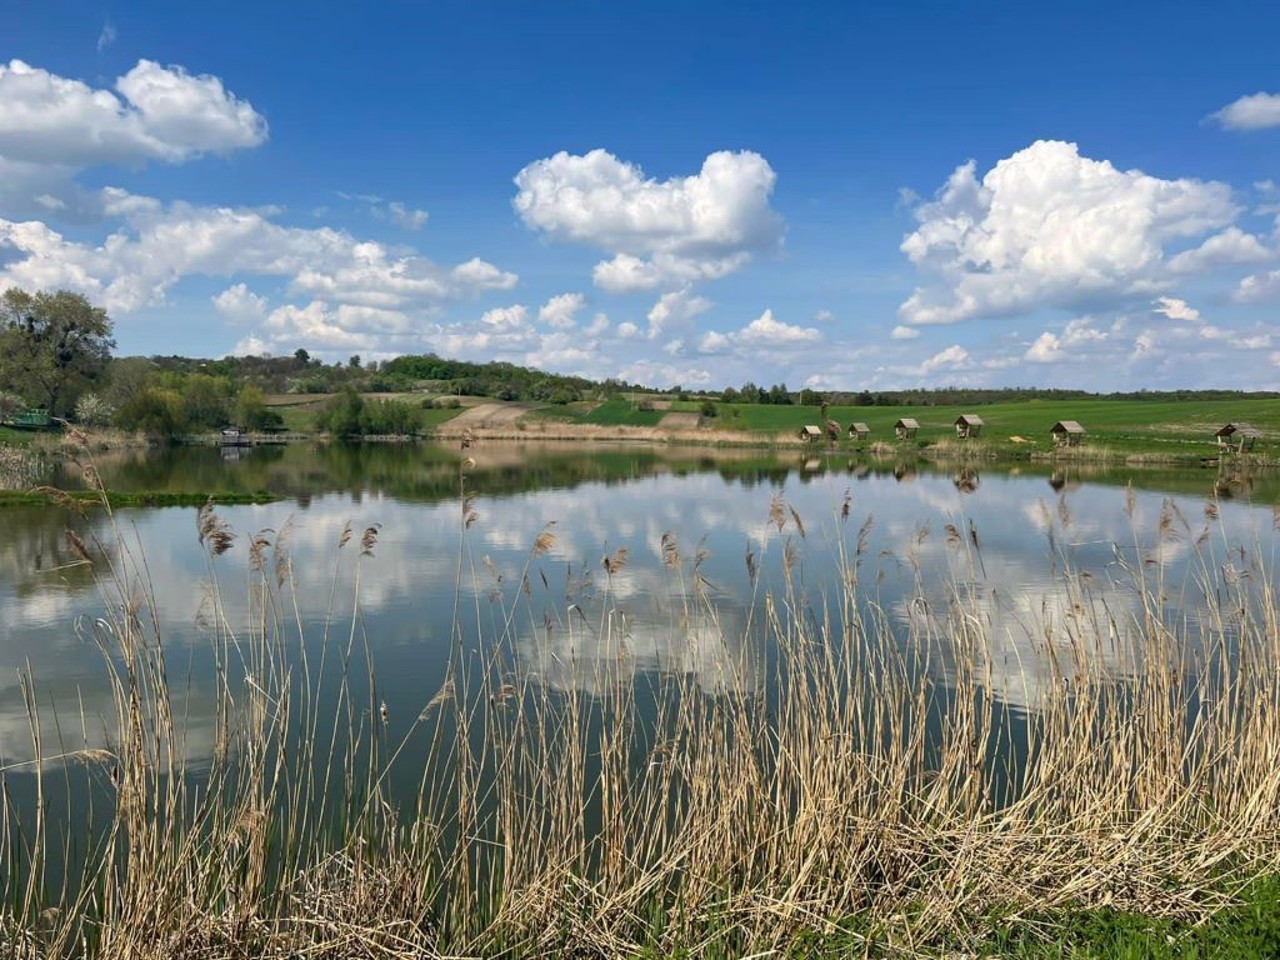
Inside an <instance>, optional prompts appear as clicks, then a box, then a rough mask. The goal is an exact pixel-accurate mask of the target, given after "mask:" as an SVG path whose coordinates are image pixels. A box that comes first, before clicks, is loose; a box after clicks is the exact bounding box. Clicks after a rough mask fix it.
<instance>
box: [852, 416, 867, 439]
mask: <svg viewBox="0 0 1280 960" xmlns="http://www.w3.org/2000/svg"><path fill="white" fill-rule="evenodd" d="M869 436H871V428H870V427H868V426H867V425H866V424H865V423H863V422H862V421H861V420H855V421H854V422H853V423H851V424H849V439H850V440H865V439H867V437H869Z"/></svg>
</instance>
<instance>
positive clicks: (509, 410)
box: [442, 403, 542, 431]
mask: <svg viewBox="0 0 1280 960" xmlns="http://www.w3.org/2000/svg"><path fill="white" fill-rule="evenodd" d="M540 406H542V404H539V403H481V404H477V405H476V406H474V407H470V408H468V409H466V410H463V411H462V412H461V413H460V414H458V415H457V416H456V417H453V418H451V419H450V420H448V421H446V422H445V423H444V424H442V426H444V427H448V428H449V430H451V431H452V430H457V429H459V428H465V427H482V426H483V427H502V426H510V425H511V424H513V423H515V422H516V421H517V420H519V419H520V418H521V417H523V416H524V415H525V414H526V413H528V412H529V411H530V410H536V409H538V407H540Z"/></svg>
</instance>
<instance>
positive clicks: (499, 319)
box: [480, 303, 529, 332]
mask: <svg viewBox="0 0 1280 960" xmlns="http://www.w3.org/2000/svg"><path fill="white" fill-rule="evenodd" d="M480 322H481V323H482V324H484V325H485V326H486V327H491V328H492V329H494V330H498V331H502V332H510V331H513V330H519V329H522V328H524V327H526V326H528V324H529V308H528V307H526V306H524V304H520V303H517V304H515V305H514V306H510V307H494V308H493V309H492V310H486V311H485V312H484V315H483V316H481V317H480Z"/></svg>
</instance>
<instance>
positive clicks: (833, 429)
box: [827, 420, 840, 443]
mask: <svg viewBox="0 0 1280 960" xmlns="http://www.w3.org/2000/svg"><path fill="white" fill-rule="evenodd" d="M827 442H828V443H839V442H840V424H838V423H837V422H836V421H834V420H828V421H827Z"/></svg>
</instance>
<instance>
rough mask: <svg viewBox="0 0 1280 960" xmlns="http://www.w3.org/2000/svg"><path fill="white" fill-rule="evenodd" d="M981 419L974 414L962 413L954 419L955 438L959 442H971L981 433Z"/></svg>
mask: <svg viewBox="0 0 1280 960" xmlns="http://www.w3.org/2000/svg"><path fill="white" fill-rule="evenodd" d="M982 427H983V423H982V418H981V417H980V416H978V415H977V414H975V413H962V414H960V416H958V417H956V436H957V437H959V438H960V439H961V440H972V439H973V438H975V437H977V436H979V435H981V433H982Z"/></svg>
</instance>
